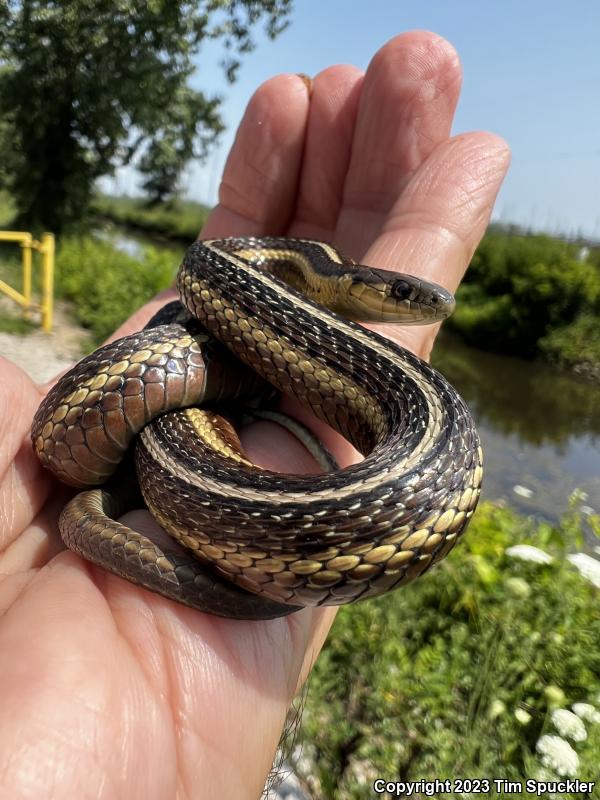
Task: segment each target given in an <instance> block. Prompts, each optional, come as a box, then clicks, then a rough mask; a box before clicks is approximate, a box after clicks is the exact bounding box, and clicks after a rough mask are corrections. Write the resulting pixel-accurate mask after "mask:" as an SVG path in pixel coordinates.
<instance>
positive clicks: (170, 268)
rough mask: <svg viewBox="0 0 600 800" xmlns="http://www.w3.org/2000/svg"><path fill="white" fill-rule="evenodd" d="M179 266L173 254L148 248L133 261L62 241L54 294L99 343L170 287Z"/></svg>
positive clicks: (104, 248) (88, 241)
mask: <svg viewBox="0 0 600 800" xmlns="http://www.w3.org/2000/svg"><path fill="white" fill-rule="evenodd" d="M179 260H180V259H179V258H178V257H177V256H176V255H174V253H173V251H172V250H160V249H157V248H154V247H149V248H147V249H146V250H145V251H144V256H143V258H142V259H141V260H137V259H134V258H132V257H131V256H129V255H127V254H125V253H122V252H120V251H118V250H115V249H114V248H113V247H112V246H111V245H109V244H107V243H105V242H102V241H100V240H98V239H95V238H93V237H90V236H88V237H78V238H63V239H61V241H60V247H59V248H58V252H57V257H56V289H57V293H58V294H59V295H60V296H62V297H64V298H66V299H67V300H70V301H72V303H73V305H74V311H75V315H76V317H77V319H78V321H79V322H80V323H81V324H82V325H83V326H84V327H86V328H89V329H90V330H91V331H92V333H93V336H94V340H95V341H96V342H101V341H102V340H103V339H105V338H106V337H107V336H109V335H110V334H111V333H112V332H113V331H114V330H115V328H117V327H118V326H119V325H120V324H121V323H122V322H123V321H124V320H126V319H127V317H129V316H130V315H131V314H132V313H133V312H134V311H136V310H137V309H138V308H139V307H140V306H141V305H143V304H144V303H145V302H147V301H148V300H150V299H151V298H152V297H153V296H154V295H155V294H156V293H157V292H159V291H160V290H161V289H165V288H166V287H167V286H169V285H170V284H171V283H172V282H173V279H174V277H175V274H176V271H177V268H178V266H179Z"/></svg>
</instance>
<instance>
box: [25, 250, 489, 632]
mask: <svg viewBox="0 0 600 800" xmlns="http://www.w3.org/2000/svg"><path fill="white" fill-rule="evenodd" d="M282 278H284V279H285V281H286V283H283V282H282V280H281V279H282ZM178 286H179V290H180V295H181V300H182V303H183V304H184V306H185V307H186V308H187V309H188V311H189V313H190V314H191V315H192V316H193V317H194V319H190V318H189V314H183V313H182V312H181V311H180V309H179V308H177V309H170V310H169V311H167V312H166V313H167V319H169V321H168V322H167V323H166V324H158V325H155V326H154V327H150V328H147V329H145V330H144V331H142V332H140V333H138V334H134V335H133V336H130V337H126V338H125V339H122V340H119V341H117V342H114V343H112V344H109V345H106V346H105V347H103V348H101V349H100V350H98V351H96V352H95V353H93V354H92V355H91V356H88V357H87V358H86V359H84V360H83V361H82V362H80V364H78V365H77V366H76V367H74V368H73V370H71V371H70V372H69V373H67V375H65V376H64V377H63V378H62V379H61V381H59V383H58V384H57V385H56V386H55V387H54V388H53V389H52V390H51V392H50V393H49V394H48V396H47V397H46V399H45V400H44V402H43V403H42V405H41V406H40V408H39V410H38V412H37V414H36V417H35V419H34V422H33V425H32V440H33V444H34V448H35V450H36V452H37V454H38V456H39V458H40V460H41V461H42V463H43V464H44V465H45V466H46V467H48V468H49V469H51V470H52V471H53V472H54V474H55V475H56V476H57V477H59V478H60V479H61V480H63V481H64V482H66V483H69V484H71V485H73V486H77V487H89V486H99V485H101V484H105V483H106V481H107V480H108V484H107V485H106V486H102V488H99V489H98V488H96V489H92V490H88V491H84V492H82V493H80V494H79V495H77V496H76V497H75V498H74V499H73V500H71V502H70V503H69V504H68V505H67V507H66V508H65V510H64V511H63V513H62V515H61V519H60V523H59V524H60V529H61V534H62V536H63V539H64V540H65V542H66V544H67V545H68V546H69V547H71V548H72V549H74V550H76V551H77V552H79V553H81V554H82V555H83V556H84V557H86V558H87V559H89V560H91V561H93V562H95V563H97V564H100V565H101V566H103V567H105V568H107V569H109V570H111V571H113V572H116V573H117V574H119V575H122V576H123V577H126V578H128V579H129V580H132V581H134V582H136V583H139V584H141V585H143V586H146V587H147V588H150V589H153V590H154V591H158V592H160V593H161V594H164V595H166V596H168V597H171V598H173V599H176V600H178V601H179V602H183V603H185V604H187V605H190V606H193V607H195V608H200V609H203V610H206V611H209V612H211V613H214V614H219V615H223V616H231V617H237V618H245V619H260V618H271V617H275V616H280V615H283V614H287V613H289V612H290V611H293V610H295V609H296V608H298V607H301V606H307V605H309V606H314V605H339V604H342V603H348V602H351V601H353V600H356V599H358V598H364V597H373V596H375V595H379V594H382V593H383V592H386V591H388V590H390V589H393V588H395V587H397V586H399V585H401V584H405V583H407V582H408V581H410V580H412V579H414V578H415V577H417V576H418V575H421V574H422V573H423V572H424V571H425V570H426V569H428V568H429V567H430V566H431V565H432V564H433V563H435V562H436V561H438V560H439V559H441V558H442V557H443V556H445V555H446V554H447V553H448V552H449V550H450V549H451V548H452V547H453V545H454V544H455V542H456V540H457V539H458V537H459V536H460V534H461V533H462V531H463V530H464V528H465V526H466V524H467V522H468V520H469V518H470V516H471V515H472V513H473V511H474V509H475V506H476V504H477V501H478V498H479V493H480V485H481V478H482V455H481V448H480V444H479V439H478V436H477V433H476V431H475V428H474V425H473V421H472V419H471V416H470V414H469V412H468V410H467V408H466V406H465V405H464V403H463V401H462V400H461V399H460V397H459V396H458V395H457V394H456V392H455V391H454V389H453V388H452V387H451V386H450V385H449V384H448V383H447V382H446V380H445V379H444V378H443V377H442V376H441V375H439V374H438V373H437V372H436V371H435V370H434V369H432V368H431V367H429V366H428V365H427V364H425V363H424V362H423V361H421V360H420V359H418V358H417V357H415V356H414V355H412V354H411V353H409V352H408V351H406V350H404V349H402V348H401V347H399V346H397V345H395V344H393V343H392V342H390V341H388V340H386V339H384V338H382V337H380V336H378V335H376V334H374V333H372V332H370V331H368V330H365V329H364V328H363V327H361V326H359V325H357V324H356V323H354V322H350V321H347V320H346V319H343V318H342V317H341V316H339V315H338V313H333V312H331V311H329V310H326V309H325V308H323V307H322V305H320V303H322V302H325V303H327V304H328V305H329V306H330V307H331V308H333V309H334V311H335V312H339V313H344V314H346V315H349V316H351V317H353V318H354V319H371V320H384V321H386V320H400V321H408V322H421V323H422V322H427V321H435V320H437V319H441V318H443V317H444V316H446V315H447V314H448V313H449V311H450V310H451V308H452V306H453V300H452V298H451V296H450V295H448V294H447V293H446V292H444V290H442V289H440V288H439V287H435V286H434V285H432V284H427V283H425V282H423V281H419V280H418V279H416V278H412V277H409V276H404V275H398V274H396V273H391V272H387V271H385V270H375V269H371V268H367V267H357V266H356V265H354V264H353V263H352V262H350V261H349V260H348V259H345V258H344V257H343V256H340V254H339V253H338V252H337V251H336V250H334V249H333V248H332V247H330V246H329V245H325V244H321V243H316V242H308V241H303V240H288V239H249V238H241V239H223V240H212V241H199V242H196V243H195V244H194V245H192V247H191V248H190V249H189V251H188V253H187V254H186V257H185V259H184V262H183V264H182V267H181V269H180V272H179V276H178ZM294 287H296V288H294ZM300 288H301V289H302V290H303V292H305V293H306V294H307V295H308V296H306V294H301V293H300V292H299V291H298V289H300ZM195 320H198V321H199V322H200V324H201V326H202V328H199V327H198V324H197V322H196V321H195ZM157 322H158V323H160V322H161V320H160V319H158V320H155V321H154V324H155V323H157ZM213 337H214V338H213ZM215 340H218V341H215ZM219 342H220V343H221V344H219ZM227 351H231V353H233V355H234V356H235V357H236V359H239V360H240V361H242V362H244V363H245V364H246V365H247V368H244V367H243V366H242V365H240V364H239V362H238V361H237V360H236V359H234V358H232V357H231V355H229V354H228V352H227ZM258 376H261V377H258ZM263 379H264V380H263ZM265 381H266V383H265ZM270 387H276V389H278V390H279V391H281V392H284V393H286V394H288V395H291V396H293V397H296V398H297V399H298V400H299V401H300V403H301V404H303V405H305V406H307V407H308V408H310V409H311V410H312V412H313V413H314V414H315V415H316V416H317V417H319V418H320V419H322V420H324V421H325V422H327V423H328V424H329V425H330V426H332V427H333V428H334V429H335V430H337V431H338V432H339V433H341V434H342V436H344V437H345V438H346V439H348V440H349V441H350V442H351V443H352V444H353V445H354V446H355V447H356V448H357V449H358V450H359V451H360V452H361V453H363V454H364V455H365V459H364V461H362V462H361V463H359V464H355V465H354V466H351V467H349V468H347V469H344V470H340V471H333V472H329V473H327V474H324V475H303V476H297V475H281V474H278V473H273V472H268V471H264V470H259V469H258V468H256V467H255V466H254V465H253V464H251V463H250V462H249V461H248V459H247V458H246V456H245V454H244V452H243V451H242V449H241V446H240V444H239V440H238V439H237V435H236V433H235V430H234V429H233V427H232V426H231V424H230V423H229V422H228V421H227V420H225V419H223V418H221V417H220V416H218V415H217V414H216V413H215V411H214V408H215V407H217V406H218V407H219V408H222V407H223V406H225V407H226V408H227V406H228V404H230V403H232V402H233V401H236V400H238V398H239V397H245V398H246V400H245V402H246V403H251V404H252V403H254V404H260V403H261V402H264V401H265V398H266V397H268V396H269V395H271V394H272V393H273V390H272V388H270ZM199 403H201V404H202V405H203V408H202V409H198V408H197V407H196V404H199ZM182 408H183V409H186V410H177V411H173V410H172V409H182ZM151 420H153V421H152V422H151ZM138 431H141V434H140V435H139V436H138V437H137V444H136V455H135V459H136V466H137V473H138V478H139V482H140V487H141V491H142V494H143V497H144V500H145V502H146V504H147V506H148V508H149V509H150V511H151V513H152V514H153V516H154V517H155V518H156V519H157V521H158V522H159V523H160V525H161V526H162V527H163V528H164V529H165V530H166V531H168V533H169V534H170V535H171V537H173V539H167V538H165V541H164V542H163V541H162V540H160V541H158V542H157V541H152V540H150V539H149V538H148V537H147V536H145V535H143V534H141V533H137V532H135V531H132V530H131V529H129V528H127V527H126V526H124V525H122V524H121V523H119V522H116V521H114V517H116V516H118V515H119V514H120V513H122V512H123V510H124V509H125V508H126V507H127V506H128V505H131V504H132V499H131V495H130V490H129V489H128V488H127V483H126V479H125V474H126V470H125V469H124V470H122V472H119V473H117V477H116V478H113V479H110V476H111V475H112V473H114V472H115V470H116V469H117V468H118V465H119V462H120V461H121V459H122V457H123V454H124V453H125V452H126V451H127V449H128V448H129V444H130V442H131V440H132V439H133V437H134V436H135V435H136V434H137V433H138ZM182 441H183V442H185V445H182ZM127 469H129V467H127ZM175 540H176V541H175ZM177 542H179V544H177ZM180 545H183V547H181V546H180ZM184 548H185V549H184ZM207 564H210V565H211V566H210V569H209V570H208V571H207V568H206V565H207Z"/></svg>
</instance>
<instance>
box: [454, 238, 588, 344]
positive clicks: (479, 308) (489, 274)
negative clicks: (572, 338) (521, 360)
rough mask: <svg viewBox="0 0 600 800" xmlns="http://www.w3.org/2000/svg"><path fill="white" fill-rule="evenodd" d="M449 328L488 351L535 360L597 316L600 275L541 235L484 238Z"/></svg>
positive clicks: (571, 249) (573, 250)
mask: <svg viewBox="0 0 600 800" xmlns="http://www.w3.org/2000/svg"><path fill="white" fill-rule="evenodd" d="M457 300H458V306H457V311H456V313H455V315H454V316H453V317H452V319H451V320H450V323H449V324H450V326H451V327H453V328H454V329H455V330H457V331H458V332H459V333H460V334H461V335H462V336H463V337H464V338H465V339H467V340H468V341H471V342H472V343H474V344H477V346H478V347H484V348H487V349H490V350H496V351H498V352H504V353H515V354H517V355H522V356H534V355H536V354H539V353H546V352H548V348H546V349H544V347H543V346H542V345H541V341H542V340H543V339H544V337H547V336H549V335H550V334H551V333H552V332H553V331H555V330H557V329H559V328H566V327H567V326H569V325H571V324H572V323H574V322H575V321H576V320H578V319H579V317H580V316H581V315H585V314H598V313H599V312H600V270H599V269H598V267H597V265H596V264H595V263H594V262H593V260H592V259H588V260H587V261H580V260H578V257H577V250H576V248H575V247H574V246H573V245H569V244H568V243H566V242H562V241H557V240H554V239H550V238H549V237H546V236H509V235H507V234H506V233H497V232H492V233H489V234H488V235H486V236H485V237H484V239H483V241H482V242H481V244H480V246H479V248H478V249H477V252H476V253H475V255H474V257H473V260H472V263H471V267H470V269H469V271H468V272H467V276H466V280H465V283H464V284H463V286H462V287H461V288H460V289H459V291H458V294H457Z"/></svg>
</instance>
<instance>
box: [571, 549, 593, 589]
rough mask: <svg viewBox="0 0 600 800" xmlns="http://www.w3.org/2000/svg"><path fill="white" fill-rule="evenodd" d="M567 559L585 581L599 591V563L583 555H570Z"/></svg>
mask: <svg viewBox="0 0 600 800" xmlns="http://www.w3.org/2000/svg"><path fill="white" fill-rule="evenodd" d="M567 559H568V560H569V561H570V562H571V564H573V566H574V567H576V568H577V569H578V570H579V572H580V573H581V575H583V577H584V578H585V579H586V580H588V581H589V582H590V583H591V584H593V585H594V586H596V587H597V588H598V589H600V561H598V560H597V559H596V558H592V557H591V556H587V555H586V554H585V553H571V555H569V556H567Z"/></svg>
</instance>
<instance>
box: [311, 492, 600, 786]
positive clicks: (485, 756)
mask: <svg viewBox="0 0 600 800" xmlns="http://www.w3.org/2000/svg"><path fill="white" fill-rule="evenodd" d="M583 524H584V523H583V521H582V518H581V516H580V515H579V514H578V513H577V512H576V511H573V512H572V513H571V514H570V515H569V516H568V517H567V518H565V519H564V521H563V523H562V524H561V525H560V527H558V528H551V527H549V526H548V525H546V524H534V523H533V522H531V521H529V520H527V519H525V518H523V517H519V516H517V515H516V514H514V513H513V512H512V511H510V510H508V509H503V508H498V507H495V506H493V505H491V504H484V505H483V506H482V507H481V508H480V509H479V511H478V513H477V515H476V517H475V519H474V520H473V523H472V524H471V527H470V529H469V531H468V532H467V535H466V537H465V539H464V540H463V541H462V542H461V543H459V545H458V546H457V547H456V549H455V550H454V551H453V553H451V555H450V556H449V558H448V559H447V560H446V561H445V562H443V564H442V565H440V566H439V567H437V568H435V569H433V570H432V571H431V572H430V573H429V574H428V575H426V576H424V577H423V578H422V579H420V580H418V581H417V582H416V583H414V584H412V585H411V586H409V587H407V588H406V589H400V590H399V591H398V592H397V593H396V594H392V595H389V596H387V597H384V598H381V599H379V600H376V601H367V602H365V603H362V604H361V603H359V604H357V605H354V606H350V607H347V608H345V609H343V610H342V611H341V612H340V614H339V615H338V618H337V621H336V623H335V626H334V629H333V632H332V634H331V636H330V638H329V640H328V643H327V645H326V647H325V650H324V652H323V654H322V655H321V656H320V658H319V660H318V661H317V664H316V667H315V669H314V672H313V676H312V678H311V681H310V685H309V688H308V692H307V698H306V706H305V709H304V713H303V722H302V726H301V728H300V731H299V741H300V742H301V743H302V744H303V752H302V756H301V757H300V756H299V755H298V753H297V756H298V757H297V759H296V763H295V769H296V770H297V772H298V773H299V774H300V775H301V776H303V778H304V780H305V783H306V786H307V787H308V788H309V789H310V795H309V796H311V797H314V798H320V799H322V800H328V799H329V798H331V799H332V800H333V798H335V800H346V799H347V798H348V799H349V798H353V799H358V798H365V799H366V798H371V797H373V796H374V793H373V780H374V779H375V778H377V777H379V778H384V779H388V780H418V779H427V780H433V779H435V778H440V779H442V778H452V779H456V778H461V777H462V778H476V777H488V778H492V777H498V778H500V777H503V778H507V779H510V780H525V779H526V778H528V777H529V778H538V777H541V776H542V775H544V774H546V775H551V774H557V773H560V772H561V770H563V771H564V772H565V774H571V775H573V776H579V778H580V779H582V780H585V779H586V778H587V779H588V780H597V778H598V758H597V755H598V752H600V651H599V650H598V646H597V643H598V641H600V612H599V610H598V609H599V600H600V592H599V588H600V563H599V562H595V567H596V570H595V580H596V586H594V585H593V583H592V582H591V581H590V578H588V579H586V578H584V577H583V576H582V575H581V574H580V573H579V572H578V570H577V569H576V568H575V566H574V565H573V564H572V563H570V562H569V561H568V560H567V558H566V556H567V554H568V553H572V552H574V551H575V549H576V548H577V547H578V545H579V544H580V542H581V535H582V527H583ZM594 524H595V525H596V528H597V529H598V520H596V521H595V522H594ZM524 543H527V544H530V545H534V546H535V547H537V548H540V550H538V551H530V552H527V551H524V553H523V556H528V560H524V558H523V556H522V557H517V556H516V555H511V550H510V548H511V547H512V546H514V545H517V544H524ZM534 558H535V559H536V560H529V559H534ZM542 561H543V562H546V561H547V562H548V563H542ZM593 577H594V576H593V575H591V578H593ZM578 703H584V704H591V705H592V706H593V707H594V708H593V709H590V708H587V707H581V706H578V705H574V704H578ZM573 708H575V710H576V711H577V712H578V713H579V714H582V715H583V716H584V717H585V715H586V713H587V715H588V716H589V719H581V720H579V722H578V719H577V718H576V719H573V715H572V714H571V715H568V714H564V713H563V712H562V711H561V712H560V713H558V714H557V713H556V712H557V711H559V710H561V709H562V710H572V709H573ZM592 719H595V720H596V722H593V721H592ZM569 731H571V733H569ZM545 736H551V737H558V739H559V740H560V741H557V740H552V739H551V740H548V739H543V737H545ZM583 737H585V738H583ZM552 746H554V748H555V750H556V753H555V763H554V766H551V765H550V761H551V760H552V759H551V757H550V756H548V754H547V753H545V749H548V748H551V747H552ZM576 762H577V766H575V764H576ZM569 764H570V765H571V766H569ZM423 796H424V793H423ZM435 796H436V797H443V796H444V795H443V793H436V794H435ZM448 796H457V795H448ZM466 796H469V795H466ZM475 796H478V795H473V797H475ZM485 796H486V797H504V796H505V794H504V793H503V792H502V791H500V792H497V791H495V790H494V787H491V791H490V793H489V794H485ZM528 796H529V795H526V794H525V793H523V794H520V793H515V794H511V797H515V798H517V797H528ZM544 796H549V795H547V794H545V795H544ZM560 796H561V797H563V796H564V797H571V795H569V794H566V795H562V794H561V795H560ZM579 797H581V795H579ZM592 797H596V798H597V797H600V792H598V791H597V792H596V794H593V795H592Z"/></svg>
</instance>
